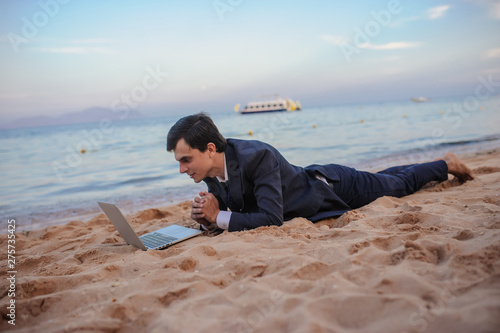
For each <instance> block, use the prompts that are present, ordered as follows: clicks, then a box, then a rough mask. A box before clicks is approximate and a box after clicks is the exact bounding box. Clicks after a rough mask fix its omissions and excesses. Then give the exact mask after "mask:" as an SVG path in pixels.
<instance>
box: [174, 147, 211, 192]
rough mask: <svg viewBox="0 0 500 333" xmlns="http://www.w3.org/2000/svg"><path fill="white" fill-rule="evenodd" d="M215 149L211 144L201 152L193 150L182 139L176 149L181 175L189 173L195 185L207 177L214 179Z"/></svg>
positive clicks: (175, 153)
mask: <svg viewBox="0 0 500 333" xmlns="http://www.w3.org/2000/svg"><path fill="white" fill-rule="evenodd" d="M212 150H213V149H211V147H210V144H209V145H208V148H207V149H206V150H205V151H204V152H201V151H200V150H198V149H196V148H191V147H190V146H189V145H188V144H187V143H186V141H184V139H180V140H179V141H178V142H177V145H176V146H175V149H174V155H175V159H176V160H177V161H178V162H179V171H180V173H187V174H188V176H189V177H191V179H193V180H194V182H195V183H199V182H201V181H202V180H203V179H205V178H206V177H213V175H212V169H213V159H212V157H213V153H215V152H212Z"/></svg>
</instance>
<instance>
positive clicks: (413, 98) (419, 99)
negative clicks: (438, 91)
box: [411, 96, 430, 103]
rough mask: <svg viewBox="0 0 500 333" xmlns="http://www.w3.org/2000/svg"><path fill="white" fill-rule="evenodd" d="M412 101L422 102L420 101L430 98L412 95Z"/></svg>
mask: <svg viewBox="0 0 500 333" xmlns="http://www.w3.org/2000/svg"><path fill="white" fill-rule="evenodd" d="M411 100H412V102H415V103H422V102H428V101H430V98H426V97H422V96H421V97H412V98H411Z"/></svg>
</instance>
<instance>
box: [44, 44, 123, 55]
mask: <svg viewBox="0 0 500 333" xmlns="http://www.w3.org/2000/svg"><path fill="white" fill-rule="evenodd" d="M37 50H38V51H41V52H49V53H66V54H91V53H98V54H116V51H114V50H112V49H109V48H106V47H82V46H75V47H46V48H38V49H37Z"/></svg>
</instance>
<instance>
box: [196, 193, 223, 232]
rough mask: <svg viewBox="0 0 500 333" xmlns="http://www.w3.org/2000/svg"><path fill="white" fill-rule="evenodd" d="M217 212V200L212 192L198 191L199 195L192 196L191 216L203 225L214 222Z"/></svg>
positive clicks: (218, 210)
mask: <svg viewBox="0 0 500 333" xmlns="http://www.w3.org/2000/svg"><path fill="white" fill-rule="evenodd" d="M219 212H220V209H219V202H218V201H217V199H216V198H215V196H214V195H213V194H212V193H208V192H200V196H199V197H196V198H194V201H193V205H192V209H191V218H192V219H193V220H196V222H198V223H200V224H203V225H205V226H209V225H210V224H211V223H216V222H217V215H218V214H219Z"/></svg>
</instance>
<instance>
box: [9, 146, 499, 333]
mask: <svg viewBox="0 0 500 333" xmlns="http://www.w3.org/2000/svg"><path fill="white" fill-rule="evenodd" d="M461 157H462V158H464V160H465V162H466V163H467V165H468V166H469V167H470V168H471V169H472V170H473V172H474V174H475V177H476V179H475V180H474V181H470V182H467V183H465V184H463V185H460V184H459V183H458V182H457V181H456V180H454V179H452V178H453V177H452V176H450V179H449V180H448V181H446V182H443V183H440V184H429V185H428V186H426V187H425V188H424V189H423V190H421V191H419V192H417V193H415V194H413V195H411V196H408V197H404V198H399V199H398V198H392V197H384V198H380V199H378V200H376V201H375V202H373V203H371V204H369V205H367V206H365V207H362V208H360V209H356V210H353V211H350V212H348V213H346V214H344V215H343V216H341V217H340V218H338V219H329V220H325V221H321V222H319V223H316V224H313V223H311V222H309V221H308V220H306V219H304V218H296V219H293V220H291V221H289V222H286V223H285V224H284V225H283V226H281V227H262V228H258V229H255V230H250V231H243V232H235V233H228V232H227V231H226V232H224V233H222V234H220V235H217V236H213V235H208V234H205V235H202V236H199V237H196V238H193V239H190V240H187V241H185V242H182V243H180V244H177V245H174V246H172V247H170V248H167V249H165V250H160V251H141V250H138V249H136V248H134V247H133V246H128V245H126V244H125V243H124V241H123V239H122V238H121V237H120V235H119V234H118V232H117V231H116V230H115V228H114V227H113V226H112V225H111V223H110V222H109V221H108V219H107V218H106V217H105V215H104V214H99V215H97V216H95V217H93V218H92V219H90V220H88V221H67V224H65V225H58V226H50V227H47V228H43V229H39V230H34V231H29V232H19V233H16V238H15V251H16V252H15V257H16V265H15V269H16V273H15V296H9V295H10V293H9V288H11V287H12V286H9V280H7V279H6V278H5V276H7V277H8V275H7V274H6V272H7V271H9V267H8V266H7V263H8V258H7V247H8V236H7V235H6V234H5V232H4V234H2V235H0V248H2V249H3V250H2V251H1V255H0V258H1V260H0V270H1V271H2V272H3V276H4V278H2V281H3V282H2V284H1V290H0V291H1V299H0V312H1V314H2V322H1V324H0V330H1V331H16V332H498V331H499V330H500V149H494V150H489V151H481V152H477V153H474V154H470V155H468V156H461ZM190 205H191V203H190V202H183V203H180V204H178V205H174V206H169V207H158V208H148V209H145V210H142V211H138V212H136V213H134V214H131V215H128V216H127V218H128V220H129V221H130V222H131V223H132V225H133V227H134V228H135V230H136V231H137V232H138V234H143V233H146V232H150V231H153V230H155V229H159V228H162V227H166V226H168V225H171V224H180V225H184V226H188V227H194V228H198V224H197V223H196V222H194V221H192V220H191V219H190V218H189V215H190ZM5 230H6V229H5ZM11 300H15V326H13V325H11V324H9V322H8V321H9V320H12V318H11V317H9V316H8V314H10V313H12V311H11V310H9V309H8V306H9V304H11V303H10V302H11Z"/></svg>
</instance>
